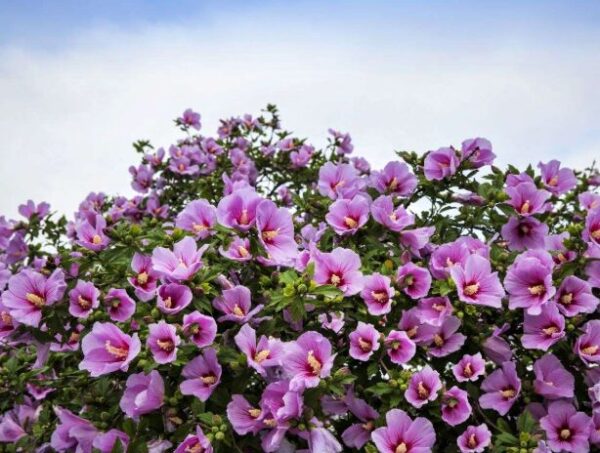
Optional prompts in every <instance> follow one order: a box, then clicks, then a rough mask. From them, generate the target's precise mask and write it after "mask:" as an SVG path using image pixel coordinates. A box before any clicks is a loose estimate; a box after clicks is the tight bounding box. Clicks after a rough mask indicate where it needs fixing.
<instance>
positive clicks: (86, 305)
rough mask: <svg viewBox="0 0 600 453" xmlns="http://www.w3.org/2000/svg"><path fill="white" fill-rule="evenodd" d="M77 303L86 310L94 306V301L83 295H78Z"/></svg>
mask: <svg viewBox="0 0 600 453" xmlns="http://www.w3.org/2000/svg"><path fill="white" fill-rule="evenodd" d="M77 303H78V304H79V306H80V307H81V308H83V309H84V310H87V309H88V308H90V307H91V306H92V302H91V301H90V300H88V299H86V298H85V297H83V296H77Z"/></svg>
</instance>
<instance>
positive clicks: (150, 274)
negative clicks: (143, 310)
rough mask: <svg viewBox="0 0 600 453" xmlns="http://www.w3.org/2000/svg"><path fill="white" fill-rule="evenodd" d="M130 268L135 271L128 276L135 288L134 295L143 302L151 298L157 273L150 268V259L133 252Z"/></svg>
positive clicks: (154, 291)
mask: <svg viewBox="0 0 600 453" xmlns="http://www.w3.org/2000/svg"><path fill="white" fill-rule="evenodd" d="M131 269H132V270H133V272H134V273H135V275H134V276H133V277H129V278H128V280H129V283H131V286H133V287H134V288H135V295H136V296H137V297H138V298H139V299H140V300H141V301H144V302H147V301H149V300H150V299H152V298H153V297H154V296H155V294H156V282H157V280H158V275H157V274H156V273H155V272H154V270H153V269H152V259H151V258H150V257H149V256H146V255H142V254H141V253H137V252H136V253H135V254H134V255H133V259H132V260H131Z"/></svg>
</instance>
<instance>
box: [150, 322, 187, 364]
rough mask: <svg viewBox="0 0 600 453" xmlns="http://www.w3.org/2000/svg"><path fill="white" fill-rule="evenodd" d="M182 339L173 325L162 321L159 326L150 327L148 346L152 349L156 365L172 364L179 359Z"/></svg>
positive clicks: (152, 325)
mask: <svg viewBox="0 0 600 453" xmlns="http://www.w3.org/2000/svg"><path fill="white" fill-rule="evenodd" d="M180 343H181V338H179V336H178V335H177V329H176V328H175V326H174V325H172V324H167V323H166V322H165V321H163V320H161V321H159V322H158V323H157V324H150V325H149V326H148V339H147V340H146V346H147V347H148V349H150V352H151V353H152V357H154V361H155V362H156V363H170V362H173V361H174V360H175V359H176V358H177V346H179V344H180Z"/></svg>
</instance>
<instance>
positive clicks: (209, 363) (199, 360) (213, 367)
mask: <svg viewBox="0 0 600 453" xmlns="http://www.w3.org/2000/svg"><path fill="white" fill-rule="evenodd" d="M221 371H222V368H221V365H219V361H218V360H217V353H216V352H215V350H214V349H213V348H207V349H205V350H204V351H203V352H202V354H201V355H199V356H198V357H196V358H195V359H193V360H192V361H191V362H188V363H187V364H186V365H185V366H184V367H183V371H182V372H181V374H182V376H183V377H184V378H185V380H184V381H183V382H182V383H181V384H180V385H179V390H180V391H181V393H182V394H183V395H194V396H195V397H196V398H198V399H199V400H200V401H206V400H207V399H208V398H209V397H210V395H212V392H213V391H214V390H215V388H216V387H217V385H219V382H220V380H221Z"/></svg>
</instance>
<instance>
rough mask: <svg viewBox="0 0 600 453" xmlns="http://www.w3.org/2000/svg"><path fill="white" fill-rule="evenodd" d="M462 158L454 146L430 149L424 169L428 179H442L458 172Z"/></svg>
mask: <svg viewBox="0 0 600 453" xmlns="http://www.w3.org/2000/svg"><path fill="white" fill-rule="evenodd" d="M459 164H460V160H459V158H458V156H457V155H456V151H455V150H454V148H440V149H438V150H437V151H429V152H428V153H427V155H426V156H425V163H424V166H423V171H424V173H425V178H427V180H428V181H435V180H437V181H440V180H442V179H444V178H447V177H448V176H452V175H453V174H454V173H456V169H457V168H458V165H459Z"/></svg>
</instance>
